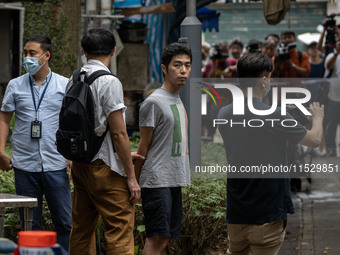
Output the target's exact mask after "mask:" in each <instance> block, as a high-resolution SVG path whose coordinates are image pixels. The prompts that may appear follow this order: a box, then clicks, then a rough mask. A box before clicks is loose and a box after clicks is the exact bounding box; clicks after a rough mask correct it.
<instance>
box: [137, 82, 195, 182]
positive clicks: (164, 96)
mask: <svg viewBox="0 0 340 255" xmlns="http://www.w3.org/2000/svg"><path fill="white" fill-rule="evenodd" d="M139 125H140V126H141V127H153V128H154V129H153V136H152V141H151V144H150V148H149V151H148V154H147V157H146V159H145V162H144V165H143V167H142V171H141V175H140V181H139V182H140V186H141V187H142V188H160V187H178V186H188V185H190V167H189V152H188V136H187V126H188V121H187V116H186V112H185V109H184V106H183V103H182V101H181V99H180V98H179V96H178V95H175V94H172V93H170V92H168V91H167V90H165V89H162V88H160V89H157V90H156V91H155V92H153V93H152V94H151V95H150V96H149V97H148V98H147V99H146V100H145V101H144V102H143V104H142V105H141V108H140V121H139Z"/></svg>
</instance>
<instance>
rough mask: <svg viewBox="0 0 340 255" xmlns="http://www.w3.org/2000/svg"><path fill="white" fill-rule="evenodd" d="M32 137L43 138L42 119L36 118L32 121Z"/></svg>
mask: <svg viewBox="0 0 340 255" xmlns="http://www.w3.org/2000/svg"><path fill="white" fill-rule="evenodd" d="M31 138H35V139H36V138H37V139H39V138H41V121H38V120H35V121H32V122H31Z"/></svg>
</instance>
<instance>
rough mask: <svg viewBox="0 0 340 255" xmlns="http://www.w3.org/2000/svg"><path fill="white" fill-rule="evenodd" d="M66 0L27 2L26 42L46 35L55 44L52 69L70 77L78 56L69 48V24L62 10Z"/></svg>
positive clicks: (25, 5) (51, 63) (51, 62)
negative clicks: (35, 36)
mask: <svg viewBox="0 0 340 255" xmlns="http://www.w3.org/2000/svg"><path fill="white" fill-rule="evenodd" d="M64 1H66V0H46V1H44V2H43V3H35V2H25V3H24V7H25V21H24V40H25V39H26V38H28V37H30V36H32V35H35V34H44V35H46V36H47V37H49V38H51V40H52V43H53V53H52V60H51V61H50V63H49V65H50V67H51V69H52V70H53V71H54V72H56V73H59V74H61V75H64V76H66V77H70V76H71V74H72V72H73V70H74V69H75V67H76V56H75V54H74V53H73V52H71V50H70V48H69V45H68V43H69V41H70V39H71V36H70V35H69V33H68V28H69V23H68V21H67V18H66V17H65V14H64V12H63V10H62V8H61V7H62V5H63V3H64Z"/></svg>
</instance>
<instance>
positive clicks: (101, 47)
mask: <svg viewBox="0 0 340 255" xmlns="http://www.w3.org/2000/svg"><path fill="white" fill-rule="evenodd" d="M81 47H82V48H83V50H84V51H85V52H86V53H87V54H90V55H99V56H100V55H109V54H111V53H112V51H113V50H114V48H115V47H116V40H115V37H114V35H113V34H112V33H111V32H110V31H109V30H107V29H104V28H93V29H91V30H90V31H88V32H87V33H86V35H84V36H83V38H82V39H81Z"/></svg>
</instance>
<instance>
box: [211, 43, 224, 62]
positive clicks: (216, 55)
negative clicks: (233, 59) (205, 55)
mask: <svg viewBox="0 0 340 255" xmlns="http://www.w3.org/2000/svg"><path fill="white" fill-rule="evenodd" d="M213 48H214V50H213V52H212V54H211V55H210V59H212V60H218V59H221V58H227V57H228V54H227V53H224V52H222V51H221V46H220V45H218V44H215V45H214V46H213Z"/></svg>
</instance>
